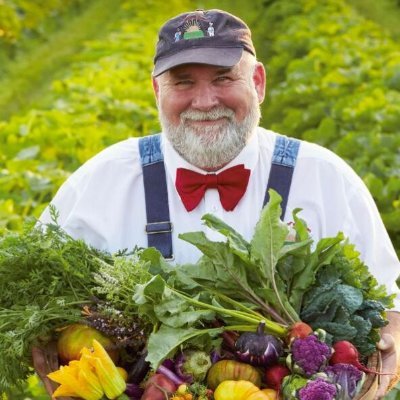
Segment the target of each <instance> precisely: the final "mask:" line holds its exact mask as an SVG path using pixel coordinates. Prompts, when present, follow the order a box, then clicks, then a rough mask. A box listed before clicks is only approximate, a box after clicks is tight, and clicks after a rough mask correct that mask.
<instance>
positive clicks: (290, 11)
mask: <svg viewBox="0 0 400 400" xmlns="http://www.w3.org/2000/svg"><path fill="white" fill-rule="evenodd" d="M255 31H256V33H255V37H256V40H257V41H258V49H259V57H260V58H262V59H263V60H264V61H265V64H266V66H267V69H268V89H269V90H268V92H269V98H268V100H267V101H266V102H265V104H264V110H263V115H264V119H263V124H264V125H265V126H268V127H270V128H272V129H274V130H276V131H279V132H282V133H286V134H289V135H293V136H296V137H299V138H303V139H305V140H309V141H312V142H317V143H320V144H322V145H324V146H326V147H328V148H330V149H332V150H333V151H334V152H336V153H337V154H339V155H341V156H342V157H344V158H345V159H346V160H347V161H348V162H349V163H350V164H351V165H352V166H353V168H354V169H355V170H356V171H357V172H358V173H359V175H360V176H361V177H362V178H363V180H364V181H365V183H366V184H367V186H368V187H369V189H370V191H371V192H372V194H373V196H374V198H375V200H376V202H377V204H378V207H379V210H380V212H381V215H382V217H383V220H384V223H385V225H386V227H387V229H388V230H389V233H390V235H391V237H392V239H393V240H394V243H395V247H396V248H397V249H398V250H399V249H400V179H399V176H400V156H399V148H400V135H399V127H400V48H399V46H398V44H397V43H395V42H394V41H393V40H391V38H389V37H388V36H387V35H386V34H385V33H384V32H383V30H382V29H381V28H380V27H378V26H377V25H375V24H374V23H372V22H369V21H367V20H365V19H363V18H362V17H361V16H359V15H358V14H357V13H356V12H355V11H354V10H353V9H352V8H351V7H350V6H349V5H348V4H347V2H346V1H344V0H327V1H324V2H320V1H317V0H299V1H296V2H293V1H290V0H279V1H273V0H272V1H271V0H269V1H267V2H264V9H263V12H262V14H261V15H260V18H259V19H258V20H257V22H256V23H255Z"/></svg>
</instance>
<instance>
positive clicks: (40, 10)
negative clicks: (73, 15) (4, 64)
mask: <svg viewBox="0 0 400 400" xmlns="http://www.w3.org/2000/svg"><path fill="white" fill-rule="evenodd" d="M84 3H85V2H84V1H83V0H46V1H39V2H38V1H29V0H4V1H2V2H1V3H0V50H4V49H5V48H6V46H10V47H11V45H16V44H17V43H18V42H19V41H20V40H21V38H23V37H24V36H32V35H33V36H34V35H41V34H43V33H44V32H43V31H44V29H45V27H46V24H48V23H49V19H52V20H54V19H56V18H58V17H59V16H60V15H62V14H63V13H65V12H66V11H67V10H69V9H70V8H72V7H79V6H81V5H83V4H84Z"/></svg>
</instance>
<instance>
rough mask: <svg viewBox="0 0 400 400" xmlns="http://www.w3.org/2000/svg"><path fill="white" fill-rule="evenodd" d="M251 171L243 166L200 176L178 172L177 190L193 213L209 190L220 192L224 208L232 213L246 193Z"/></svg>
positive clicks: (184, 169)
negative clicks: (213, 189)
mask: <svg viewBox="0 0 400 400" xmlns="http://www.w3.org/2000/svg"><path fill="white" fill-rule="evenodd" d="M249 177H250V170H249V169H246V168H244V165H243V164H240V165H236V166H235V167H232V168H228V169H226V170H225V171H222V172H220V173H219V174H199V173H197V172H194V171H191V170H190V169H186V168H178V169H177V171H176V182H175V186H176V190H177V191H178V193H179V196H180V197H181V199H182V202H183V205H184V206H185V208H186V210H187V211H192V210H193V209H195V208H196V207H197V205H198V204H199V203H200V201H201V199H202V198H203V196H204V193H205V191H206V190H207V189H210V188H215V189H217V190H218V193H219V198H220V200H221V204H222V207H224V209H225V210H226V211H232V210H233V209H234V208H235V207H236V204H237V203H238V202H239V200H240V199H241V198H242V196H243V195H244V192H245V191H246V188H247V184H248V182H249Z"/></svg>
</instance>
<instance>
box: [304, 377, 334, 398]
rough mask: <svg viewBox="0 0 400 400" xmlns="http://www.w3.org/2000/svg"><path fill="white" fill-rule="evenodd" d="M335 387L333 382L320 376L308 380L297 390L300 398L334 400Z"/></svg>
mask: <svg viewBox="0 0 400 400" xmlns="http://www.w3.org/2000/svg"><path fill="white" fill-rule="evenodd" d="M336 393H337V388H336V386H335V385H334V384H333V383H330V382H327V381H325V380H324V379H322V378H317V379H316V380H314V381H309V382H308V383H307V384H306V385H305V386H303V387H302V388H301V389H300V390H299V392H298V398H299V399H300V400H334V399H336V397H335V396H336Z"/></svg>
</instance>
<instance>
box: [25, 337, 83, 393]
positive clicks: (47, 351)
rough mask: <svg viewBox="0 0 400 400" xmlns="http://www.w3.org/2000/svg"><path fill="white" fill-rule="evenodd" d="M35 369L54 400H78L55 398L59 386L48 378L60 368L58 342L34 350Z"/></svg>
mask: <svg viewBox="0 0 400 400" xmlns="http://www.w3.org/2000/svg"><path fill="white" fill-rule="evenodd" d="M32 358H33V368H34V369H35V371H36V373H37V374H38V376H39V378H40V379H41V380H42V382H43V385H44V387H45V389H46V391H47V393H48V394H49V395H50V396H51V399H52V400H76V398H75V399H74V398H72V397H57V398H55V397H53V393H54V391H55V390H56V388H57V386H58V384H57V383H55V382H53V381H52V380H51V379H49V378H48V377H47V374H49V373H50V372H52V371H56V370H57V369H58V368H59V362H58V355H57V345H56V342H50V343H48V344H47V345H46V346H45V347H33V348H32Z"/></svg>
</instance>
